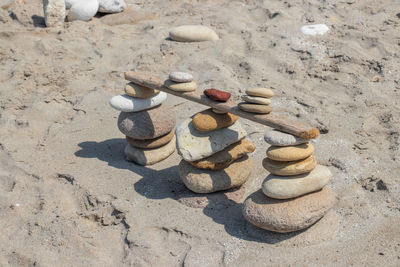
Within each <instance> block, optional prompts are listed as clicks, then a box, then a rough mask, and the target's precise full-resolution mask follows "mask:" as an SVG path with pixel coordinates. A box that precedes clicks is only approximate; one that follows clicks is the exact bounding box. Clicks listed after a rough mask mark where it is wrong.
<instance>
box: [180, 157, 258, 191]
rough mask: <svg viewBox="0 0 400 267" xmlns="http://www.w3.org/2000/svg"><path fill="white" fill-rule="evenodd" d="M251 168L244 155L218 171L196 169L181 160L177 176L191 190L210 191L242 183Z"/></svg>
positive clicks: (250, 163)
mask: <svg viewBox="0 0 400 267" xmlns="http://www.w3.org/2000/svg"><path fill="white" fill-rule="evenodd" d="M252 168H253V166H252V162H251V160H250V159H249V157H248V156H244V157H242V158H241V159H239V160H237V161H235V162H233V163H232V164H231V165H229V166H228V167H226V168H224V169H221V170H218V171H211V170H205V169H198V168H196V167H193V166H192V165H190V164H189V163H187V162H186V161H184V160H181V162H180V163H179V176H180V177H181V179H182V181H183V183H184V184H185V186H186V187H187V188H188V189H190V190H192V191H193V192H196V193H211V192H216V191H221V190H227V189H230V188H234V187H238V186H240V185H242V184H244V183H245V182H246V181H247V179H248V178H249V176H250V174H251V171H252Z"/></svg>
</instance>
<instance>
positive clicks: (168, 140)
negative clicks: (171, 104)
mask: <svg viewBox="0 0 400 267" xmlns="http://www.w3.org/2000/svg"><path fill="white" fill-rule="evenodd" d="M166 98H167V94H166V93H164V92H160V91H158V90H154V89H151V88H147V87H143V86H140V85H138V84H134V83H128V84H127V85H126V86H125V94H122V95H118V96H114V97H112V98H111V100H110V105H111V107H113V108H114V109H116V110H118V111H121V113H120V115H119V117H118V128H119V130H120V131H121V132H122V133H123V134H124V135H125V136H126V141H127V142H128V144H127V145H126V147H125V156H126V157H127V159H128V160H130V161H133V162H135V163H137V164H139V165H152V164H155V163H157V162H160V161H162V160H164V159H166V158H167V157H169V156H170V155H171V154H172V153H173V152H174V151H175V138H174V137H175V135H174V127H175V114H174V113H173V111H172V110H171V109H170V108H168V107H166V106H164V105H162V103H163V102H164V101H165V100H166Z"/></svg>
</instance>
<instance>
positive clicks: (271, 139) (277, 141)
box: [264, 130, 309, 146]
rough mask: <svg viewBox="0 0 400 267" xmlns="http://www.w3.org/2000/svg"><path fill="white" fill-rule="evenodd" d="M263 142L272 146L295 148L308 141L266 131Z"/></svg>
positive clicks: (273, 131) (279, 132)
mask: <svg viewBox="0 0 400 267" xmlns="http://www.w3.org/2000/svg"><path fill="white" fill-rule="evenodd" d="M264 140H265V142H267V143H268V144H270V145H272V146H295V145H300V144H304V143H307V142H308V141H309V140H307V139H302V138H300V137H297V136H294V135H292V134H288V133H284V132H281V131H278V130H271V131H267V132H266V133H265V135H264Z"/></svg>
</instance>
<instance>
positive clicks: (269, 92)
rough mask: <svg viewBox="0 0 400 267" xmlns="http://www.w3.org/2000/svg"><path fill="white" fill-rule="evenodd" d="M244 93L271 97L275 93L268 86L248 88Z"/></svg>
mask: <svg viewBox="0 0 400 267" xmlns="http://www.w3.org/2000/svg"><path fill="white" fill-rule="evenodd" d="M246 94H248V95H250V96H260V97H265V98H271V97H273V96H274V95H275V94H274V92H273V91H272V90H271V89H268V88H250V89H247V90H246Z"/></svg>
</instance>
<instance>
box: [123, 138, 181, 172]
mask: <svg viewBox="0 0 400 267" xmlns="http://www.w3.org/2000/svg"><path fill="white" fill-rule="evenodd" d="M174 151H175V139H172V140H171V142H169V143H168V144H166V145H165V146H162V147H159V148H155V149H142V148H136V147H133V146H131V145H130V144H128V145H127V146H126V147H125V156H126V157H127V159H128V160H130V161H133V162H135V163H137V164H139V165H143V166H145V165H152V164H155V163H157V162H160V161H162V160H164V159H166V158H168V157H169V156H170V155H171V154H172V153H174Z"/></svg>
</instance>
